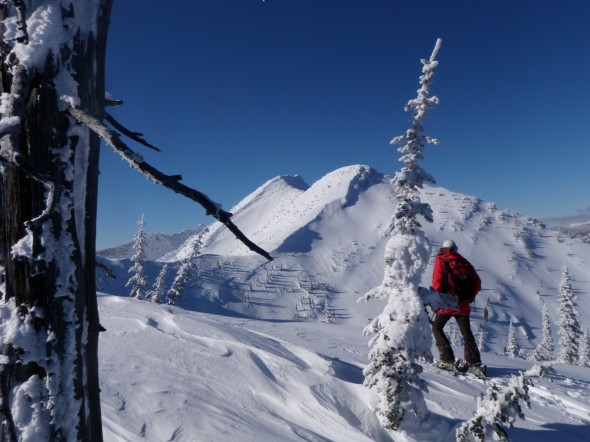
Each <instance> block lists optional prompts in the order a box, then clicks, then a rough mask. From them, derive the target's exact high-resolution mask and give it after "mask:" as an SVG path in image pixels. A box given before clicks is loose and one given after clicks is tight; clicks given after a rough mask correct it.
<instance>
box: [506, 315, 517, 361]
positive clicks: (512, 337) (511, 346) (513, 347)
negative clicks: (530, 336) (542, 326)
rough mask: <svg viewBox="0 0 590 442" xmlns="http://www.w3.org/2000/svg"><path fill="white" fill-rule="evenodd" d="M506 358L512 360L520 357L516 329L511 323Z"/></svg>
mask: <svg viewBox="0 0 590 442" xmlns="http://www.w3.org/2000/svg"><path fill="white" fill-rule="evenodd" d="M506 356H508V357H509V358H510V359H516V358H517V357H518V344H517V343H516V329H515V328H514V325H513V324H512V321H510V324H509V325H508V343H507V344H506Z"/></svg>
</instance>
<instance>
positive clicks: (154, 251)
mask: <svg viewBox="0 0 590 442" xmlns="http://www.w3.org/2000/svg"><path fill="white" fill-rule="evenodd" d="M203 227H205V226H202V225H199V226H197V227H196V228H194V229H186V230H183V231H182V232H179V233H173V234H166V233H159V232H152V233H146V234H145V236H146V245H147V246H146V249H145V256H146V259H147V260H149V261H156V260H157V259H159V258H161V257H162V256H163V255H165V254H167V253H169V252H171V251H172V250H176V249H178V248H179V247H180V246H181V245H182V244H184V242H185V241H186V240H187V239H188V238H190V237H192V236H194V235H197V234H198V233H199V232H200V231H201V230H203ZM134 242H135V241H133V240H131V241H129V242H126V243H125V244H122V245H120V246H116V247H109V248H108V249H103V250H99V251H98V252H97V253H96V254H97V255H98V256H100V257H102V258H106V259H130V258H131V257H132V256H133V254H134V250H133V244H134Z"/></svg>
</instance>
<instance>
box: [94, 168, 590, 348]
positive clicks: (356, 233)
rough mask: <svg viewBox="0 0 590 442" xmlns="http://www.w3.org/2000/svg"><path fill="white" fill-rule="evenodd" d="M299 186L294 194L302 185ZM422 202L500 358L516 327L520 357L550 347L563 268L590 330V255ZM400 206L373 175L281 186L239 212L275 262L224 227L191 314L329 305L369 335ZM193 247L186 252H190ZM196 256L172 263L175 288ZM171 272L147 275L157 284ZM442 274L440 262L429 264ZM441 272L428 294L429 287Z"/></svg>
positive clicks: (208, 251) (282, 312)
mask: <svg viewBox="0 0 590 442" xmlns="http://www.w3.org/2000/svg"><path fill="white" fill-rule="evenodd" d="M293 182H294V183H295V185H293ZM422 198H423V200H424V201H427V202H429V203H430V205H431V206H432V208H433V211H434V222H433V223H432V224H429V223H424V225H423V229H424V230H425V232H426V233H427V235H428V237H429V238H430V240H431V242H432V246H433V253H434V251H435V250H436V247H438V246H440V244H441V243H442V242H443V241H444V239H447V238H451V239H454V240H455V242H456V243H457V244H458V245H459V248H460V252H461V253H462V254H464V255H465V256H466V257H468V258H469V259H470V260H471V261H472V263H473V264H474V266H475V267H476V268H477V269H478V272H479V273H480V276H481V278H482V281H483V290H482V292H481V293H480V295H479V296H478V300H477V302H476V304H475V307H476V308H475V312H474V317H475V318H476V320H480V319H481V314H482V308H483V305H484V304H485V302H486V301H487V300H488V299H489V300H490V302H491V305H490V313H491V315H492V316H493V317H494V322H493V323H490V324H487V325H486V327H488V328H489V330H488V332H489V336H490V340H491V341H490V344H489V345H490V348H491V349H492V350H493V351H496V352H501V351H502V349H503V346H504V341H505V339H504V338H505V334H506V331H505V329H506V326H507V325H508V323H509V322H510V321H512V322H513V324H514V325H515V327H516V328H517V330H518V334H517V339H518V341H519V345H521V346H522V347H524V348H525V349H528V350H532V349H533V348H534V346H535V345H536V343H537V342H538V339H539V338H540V330H541V329H540V324H541V310H542V306H543V303H544V302H546V303H547V304H548V306H549V310H550V312H552V314H553V317H552V319H553V320H554V322H555V321H556V320H557V316H556V315H557V300H556V295H557V288H558V285H559V279H560V276H561V268H562V265H563V264H564V263H565V264H566V265H567V267H568V270H569V272H570V275H571V277H572V285H573V288H574V289H575V290H576V293H577V294H578V298H579V303H580V306H579V308H580V315H581V318H582V324H583V325H587V324H589V323H590V320H588V318H590V298H589V297H587V296H580V295H581V294H584V293H589V292H590V269H589V268H588V265H587V263H588V262H590V245H589V244H585V243H583V242H582V241H580V240H577V239H571V238H569V237H568V236H567V235H565V234H561V233H559V232H556V231H553V230H551V229H549V228H547V227H545V225H544V224H543V223H541V222H540V221H539V220H536V219H533V218H530V217H524V216H521V215H520V214H518V213H517V212H514V211H512V210H501V209H498V208H496V207H495V205H494V204H493V203H490V202H484V201H482V200H480V199H479V198H477V197H473V196H467V195H461V194H456V193H453V192H450V191H448V190H446V189H443V188H433V187H426V188H425V189H424V191H423V193H422ZM394 206H395V201H394V199H393V186H392V185H391V184H390V182H389V178H388V177H386V176H384V175H382V174H380V173H378V172H376V171H375V170H374V169H372V168H370V167H368V166H350V167H346V168H342V169H338V170H336V171H334V172H332V173H330V174H328V175H326V176H325V177H323V178H322V179H320V180H319V181H318V182H316V183H314V184H313V185H312V186H310V187H309V188H306V185H305V183H304V182H303V181H302V180H301V179H300V178H299V177H293V178H291V179H290V178H289V177H278V178H276V179H274V180H270V181H269V182H267V183H266V184H265V185H263V186H261V187H260V188H259V189H258V190H257V191H255V192H254V193H253V194H252V195H249V196H248V197H246V198H245V200H244V202H242V203H240V204H239V205H238V206H237V207H236V208H234V213H235V216H234V220H235V222H236V224H237V225H238V226H239V227H240V228H241V229H242V230H243V231H244V232H245V233H246V234H248V235H251V237H253V238H254V239H255V241H256V242H257V243H258V244H261V245H263V246H264V247H266V249H267V250H268V251H270V252H271V254H272V255H273V257H274V258H275V259H274V261H272V262H266V261H265V260H264V259H263V258H261V257H259V256H257V255H253V254H252V252H249V251H247V250H244V249H243V247H242V246H241V245H240V244H239V242H238V241H237V240H236V239H235V238H233V235H231V234H229V233H228V232H227V231H226V230H225V229H218V228H217V227H215V225H213V226H212V228H211V233H210V235H209V236H208V238H206V241H205V242H206V246H205V247H204V248H203V254H204V255H203V256H201V257H200V258H199V259H198V260H197V266H198V268H199V270H198V275H196V277H195V278H194V279H193V281H192V286H191V287H190V288H189V290H188V291H187V293H186V296H185V297H186V302H185V303H184V304H181V306H182V307H184V308H187V309H190V310H200V311H208V312H215V313H221V312H223V313H224V314H231V315H235V314H239V315H245V316H248V317H255V318H258V317H260V318H266V319H273V320H289V319H292V318H294V317H297V318H299V319H310V320H321V319H322V318H323V313H322V312H323V309H324V306H325V303H326V301H327V302H328V306H329V308H330V309H331V310H332V312H333V313H334V315H335V316H336V318H335V319H336V321H340V322H343V323H349V324H352V323H355V324H361V325H365V324H366V323H367V320H368V318H371V317H373V316H374V315H376V314H377V313H378V312H380V311H381V309H382V306H381V305H379V304H378V303H376V302H375V303H368V304H365V303H361V304H358V303H357V299H358V298H359V297H360V296H361V295H362V294H363V293H365V292H366V291H368V290H369V289H370V288H372V287H374V286H376V285H378V284H379V283H380V282H381V279H382V277H383V248H384V246H385V243H386V242H387V239H388V237H387V228H388V225H389V220H390V217H391V214H392V213H393V210H394ZM195 239H196V237H195V236H193V237H192V238H189V239H188V240H187V241H186V243H185V244H191V243H192V242H193V241H194V240H195ZM186 254H187V247H186V246H182V247H180V248H179V249H178V250H177V251H175V252H172V253H169V254H168V255H167V257H166V259H165V260H166V261H171V272H170V273H169V279H170V281H169V282H171V279H173V278H174V270H175V269H176V268H177V267H178V263H177V262H176V261H177V260H178V259H182V258H183V257H184V256H186ZM109 265H110V266H112V267H113V269H114V270H115V273H116V274H117V275H118V279H117V280H112V279H110V278H106V277H105V276H104V274H102V273H99V276H98V279H99V281H98V284H99V289H100V290H103V291H105V292H107V293H114V294H124V293H127V291H128V289H127V288H125V287H124V284H125V282H126V281H127V280H128V278H129V274H128V273H127V269H128V268H129V265H130V263H129V262H128V261H113V262H111V263H109ZM162 265H163V263H148V268H149V270H148V280H149V284H153V282H154V281H155V278H156V276H157V274H158V272H159V268H160V267H161V266H162ZM431 265H432V262H431ZM430 274H431V267H429V268H428V269H427V271H426V273H425V275H424V279H423V285H425V286H428V285H429V284H430Z"/></svg>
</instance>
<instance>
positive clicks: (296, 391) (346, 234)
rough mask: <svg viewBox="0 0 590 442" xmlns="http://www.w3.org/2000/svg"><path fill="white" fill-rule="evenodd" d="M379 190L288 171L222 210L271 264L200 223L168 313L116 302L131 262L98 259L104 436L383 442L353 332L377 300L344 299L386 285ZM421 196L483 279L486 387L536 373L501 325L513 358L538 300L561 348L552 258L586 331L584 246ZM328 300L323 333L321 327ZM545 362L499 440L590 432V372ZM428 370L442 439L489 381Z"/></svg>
mask: <svg viewBox="0 0 590 442" xmlns="http://www.w3.org/2000/svg"><path fill="white" fill-rule="evenodd" d="M392 188H393V186H392V185H391V184H390V182H389V178H388V177H386V176H384V175H382V174H380V173H378V172H377V171H375V170H373V169H371V168H370V167H367V166H350V167H347V168H342V169H339V170H337V171H334V172H332V173H330V174H328V175H326V176H325V177H323V178H322V179H320V180H319V181H317V182H316V183H314V184H313V185H311V186H307V185H306V184H305V183H304V182H303V180H302V179H301V178H300V177H277V178H275V179H273V180H270V181H269V182H267V183H265V184H264V185H262V186H261V187H260V188H259V189H257V190H256V191H255V192H253V193H252V194H251V195H249V196H247V197H246V198H245V199H244V200H243V201H242V202H241V203H240V204H238V206H236V207H235V208H234V209H232V210H231V211H232V212H233V213H235V216H234V222H236V224H237V225H238V226H239V227H240V228H241V229H242V230H243V231H244V232H245V233H246V234H247V235H248V236H250V237H251V238H252V239H253V240H254V241H255V242H257V243H258V244H259V245H261V246H262V247H264V248H266V249H267V250H268V251H270V252H271V254H272V255H273V257H274V258H275V259H274V261H272V262H270V263H267V262H265V261H264V260H263V259H262V258H260V257H258V256H254V255H252V254H251V253H250V252H248V251H247V250H245V249H244V248H243V247H242V246H241V245H240V244H239V243H238V242H237V241H236V240H235V238H233V237H232V235H231V234H229V233H228V232H227V231H226V230H225V229H223V228H222V227H220V226H219V225H218V224H213V225H211V226H210V234H209V235H208V236H207V237H206V238H205V247H204V249H203V255H202V256H200V257H199V258H198V259H197V267H198V273H197V274H196V275H195V277H194V278H193V280H192V282H191V284H190V286H189V288H188V290H187V293H185V298H186V299H185V302H184V303H180V304H179V306H178V307H169V306H158V305H153V304H149V303H146V302H142V301H135V300H130V299H125V298H122V297H119V296H113V295H123V296H125V295H126V294H127V293H128V288H125V287H124V284H125V282H126V281H127V279H128V278H129V276H130V275H129V274H128V273H127V269H128V268H129V267H130V262H129V260H125V259H122V260H112V261H110V260H105V259H104V258H101V261H102V262H104V263H106V264H107V265H109V266H111V267H112V268H113V270H114V273H115V275H116V276H117V279H116V280H115V279H111V278H108V277H106V276H105V274H104V273H102V272H101V271H100V270H99V271H98V279H99V287H100V289H101V290H102V291H103V292H105V293H109V294H110V295H102V296H101V297H100V299H99V303H100V304H99V305H100V313H101V321H102V323H103V325H104V326H105V327H106V328H107V330H108V331H107V332H106V333H104V334H103V335H102V338H101V355H100V358H101V359H100V360H101V383H102V389H103V393H102V400H103V408H104V409H103V413H104V421H105V435H106V440H154V441H155V440H186V441H189V440H190V441H192V440H208V441H209V440H213V441H215V440H220V441H221V440H233V439H235V438H237V437H240V438H241V439H243V440H268V441H271V440H273V441H274V440H335V441H347V440H389V439H390V438H391V436H390V435H388V434H387V433H386V432H385V431H384V430H382V429H381V428H380V427H379V425H378V422H377V420H376V417H375V416H374V415H373V414H372V413H371V412H370V411H369V410H368V408H367V391H366V390H365V388H364V387H363V386H362V381H363V375H362V368H363V367H364V366H365V365H366V364H367V353H368V347H367V341H368V340H367V338H365V337H363V336H362V329H363V327H364V326H366V325H367V324H368V321H369V320H370V319H371V318H373V317H374V316H375V315H376V314H378V313H380V311H381V310H382V308H383V304H382V303H379V302H370V303H357V300H358V298H359V297H360V296H361V295H363V294H364V293H366V292H367V291H368V290H369V289H371V288H372V287H374V286H376V285H378V284H379V283H380V282H381V279H382V277H383V248H384V245H385V243H386V241H387V239H388V237H387V227H388V225H389V219H390V217H391V214H392V213H393V207H394V201H393V195H392ZM422 198H423V200H425V201H427V202H429V203H430V204H431V206H432V208H433V210H434V223H432V224H428V223H424V230H425V232H426V234H427V235H428V237H429V238H430V241H431V242H432V245H433V249H435V248H436V247H438V246H440V244H441V243H442V241H443V240H444V239H447V238H451V239H454V240H455V241H456V242H457V243H458V245H459V248H460V252H461V253H463V254H464V255H465V256H466V257H467V258H469V259H470V260H471V261H472V263H473V264H474V265H475V267H476V268H477V270H478V272H479V273H480V276H481V278H482V281H483V287H484V289H483V290H482V292H481V293H480V295H479V296H478V299H477V301H476V303H475V305H474V307H475V308H474V312H473V328H474V331H475V330H476V329H477V326H478V324H481V325H482V326H483V327H484V329H485V331H486V333H487V339H486V342H485V345H484V348H483V354H482V357H483V359H484V361H485V362H486V363H487V364H488V365H489V367H490V373H491V375H492V376H493V378H494V379H495V381H497V382H500V383H505V382H507V380H508V377H509V376H510V375H512V374H517V373H518V372H519V371H520V370H528V369H530V368H531V367H532V366H533V365H534V364H533V362H531V361H528V360H525V359H522V358H521V359H508V358H507V357H504V356H503V352H504V346H505V345H506V338H507V332H508V324H509V322H510V321H512V323H513V324H514V326H515V328H516V332H517V333H516V339H517V344H518V346H519V347H521V355H522V357H523V358H524V357H526V356H527V355H528V354H530V353H531V352H532V350H533V349H534V347H535V346H536V345H537V343H538V342H539V340H540V338H541V311H542V307H543V303H544V302H545V303H547V305H548V307H549V311H550V313H551V319H552V324H553V338H554V340H555V341H556V342H557V339H558V337H557V328H556V325H555V324H556V321H557V311H558V309H557V307H558V304H557V290H558V286H559V278H560V276H561V267H562V265H563V264H566V265H567V267H568V270H569V272H570V275H571V276H572V286H573V288H574V291H575V294H576V296H577V297H578V303H579V312H580V319H581V323H582V326H583V327H584V326H586V325H588V318H589V313H590V300H589V299H588V296H587V293H588V292H589V290H590V271H589V269H588V265H587V263H588V262H589V260H590V245H589V244H584V243H583V242H582V241H580V240H577V239H571V238H569V237H567V236H566V235H564V234H560V233H558V232H555V231H553V230H550V229H548V228H547V227H545V226H544V225H543V223H541V222H540V221H539V220H535V219H533V218H529V217H524V216H521V215H520V214H518V213H516V212H514V211H511V210H501V209H498V208H496V207H495V206H494V204H493V203H490V202H484V201H482V200H480V199H478V198H476V197H471V196H466V195H460V194H455V193H452V192H449V191H448V190H446V189H442V188H434V187H427V188H425V189H424V191H423V192H422ZM146 221H147V222H148V225H149V220H146ZM195 239H196V236H193V237H191V238H189V239H188V240H187V242H186V243H185V245H184V246H181V247H179V248H178V249H176V250H174V251H171V252H170V253H168V254H166V255H165V256H164V257H163V258H162V259H161V260H160V261H159V262H148V263H147V273H146V274H147V276H148V279H149V284H153V282H154V281H155V278H156V276H157V274H158V272H159V269H160V268H161V267H162V265H163V264H164V262H169V263H170V265H171V272H170V275H169V278H170V280H171V279H172V278H173V277H174V273H175V270H176V269H177V268H178V262H179V260H181V259H182V258H184V257H186V256H187V255H188V253H190V250H191V246H192V243H193V242H194V241H195ZM431 266H432V262H431V263H430V266H429V267H428V268H427V271H426V274H425V275H424V278H423V285H429V278H430V272H431V268H432V267H431ZM488 299H489V302H490V305H489V313H490V320H489V321H488V322H484V321H483V307H484V305H485V303H486V301H487V300H488ZM326 303H327V304H328V310H329V311H330V312H331V315H332V318H331V319H333V320H334V321H335V324H326V323H323V322H322V321H323V320H326V317H325V314H324V313H323V312H324V311H325V306H326ZM433 350H434V349H433ZM434 354H436V353H435V352H434ZM456 354H462V351H461V349H460V348H457V349H456ZM555 368H556V369H557V373H558V374H557V376H556V378H555V379H554V380H553V382H551V381H550V380H548V379H539V378H535V377H533V382H534V383H535V386H534V387H533V388H532V389H531V397H532V408H531V410H527V411H526V415H527V419H526V421H524V422H522V421H518V422H517V426H516V428H514V429H512V430H509V434H510V436H511V438H512V440H515V441H528V440H535V441H544V440H552V441H553V440H555V437H562V438H563V439H564V440H590V436H587V435H586V432H587V428H588V427H587V425H588V423H589V422H590V401H589V396H590V388H589V385H590V384H589V382H590V369H588V368H581V367H571V366H566V365H555ZM424 377H425V379H426V380H427V382H428V384H429V393H428V394H427V395H426V400H427V404H428V407H429V409H430V411H431V412H432V413H433V414H434V415H435V417H436V421H437V423H438V424H437V425H438V428H439V432H438V433H437V434H436V435H435V434H433V435H432V440H433V441H434V440H436V441H438V440H454V436H453V435H454V427H456V426H457V425H458V424H460V423H461V422H462V421H464V420H466V419H468V418H469V417H471V415H472V413H473V411H474V409H475V405H476V403H475V399H474V398H475V397H476V396H478V395H480V394H481V393H483V392H484V391H485V389H486V384H485V383H484V382H483V381H481V380H474V379H470V378H465V377H457V378H455V377H452V376H451V375H449V374H447V373H440V372H438V371H437V370H435V369H433V368H432V367H430V366H426V367H425V373H424ZM585 438H586V439H585Z"/></svg>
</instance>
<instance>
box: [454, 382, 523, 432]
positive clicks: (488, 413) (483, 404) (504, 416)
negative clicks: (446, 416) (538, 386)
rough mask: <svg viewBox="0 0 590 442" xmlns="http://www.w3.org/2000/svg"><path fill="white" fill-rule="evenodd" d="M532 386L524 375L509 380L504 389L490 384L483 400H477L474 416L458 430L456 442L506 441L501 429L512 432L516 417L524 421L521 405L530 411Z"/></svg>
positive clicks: (495, 384) (496, 384)
mask: <svg viewBox="0 0 590 442" xmlns="http://www.w3.org/2000/svg"><path fill="white" fill-rule="evenodd" d="M532 385H533V384H532V382H531V380H530V378H529V377H528V376H526V375H525V374H524V373H522V374H521V375H520V376H518V377H516V376H512V378H510V380H509V381H508V384H507V385H505V386H501V385H499V384H498V383H492V384H491V385H490V387H489V388H488V391H487V393H486V395H485V397H482V398H479V399H478V401H477V409H476V410H475V413H474V416H473V417H472V418H471V419H469V420H468V421H466V422H464V423H463V424H462V425H461V426H460V427H459V428H458V429H457V432H456V437H457V442H476V441H477V442H484V441H489V440H499V441H509V440H510V438H509V437H508V433H506V430H505V429H504V425H507V426H508V427H509V428H512V426H513V425H514V422H515V421H516V418H517V417H518V418H520V419H523V420H524V418H525V417H524V412H523V409H522V405H521V402H523V403H524V405H526V407H527V408H530V407H531V399H530V396H529V386H532Z"/></svg>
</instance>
